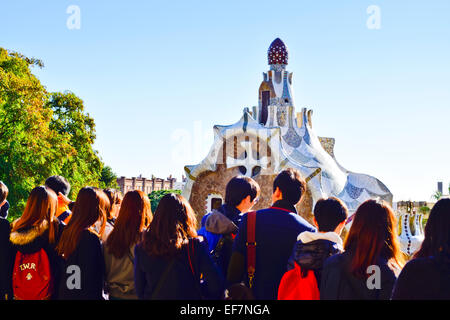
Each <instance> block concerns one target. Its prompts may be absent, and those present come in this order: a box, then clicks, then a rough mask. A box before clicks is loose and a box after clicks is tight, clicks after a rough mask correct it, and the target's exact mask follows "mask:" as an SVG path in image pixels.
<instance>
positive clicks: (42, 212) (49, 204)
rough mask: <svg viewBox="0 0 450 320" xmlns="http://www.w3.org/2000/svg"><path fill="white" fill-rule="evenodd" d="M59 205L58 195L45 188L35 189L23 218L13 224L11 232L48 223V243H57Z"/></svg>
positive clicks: (32, 191)
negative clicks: (57, 212) (57, 211)
mask: <svg viewBox="0 0 450 320" xmlns="http://www.w3.org/2000/svg"><path fill="white" fill-rule="evenodd" d="M57 203H58V200H57V197H56V193H55V192H54V191H53V190H52V189H50V188H47V187H45V186H39V187H36V188H34V189H33V190H31V192H30V195H29V196H28V200H27V204H26V205H25V209H24V211H23V214H22V216H21V217H20V218H19V219H17V220H16V221H14V222H13V224H12V230H11V232H14V231H17V230H20V229H24V228H29V227H33V226H34V227H39V226H41V225H42V224H43V223H48V227H49V233H48V241H49V242H50V243H55V241H56V233H57V230H58V225H59V223H58V220H57V219H56V218H55V213H56V206H57Z"/></svg>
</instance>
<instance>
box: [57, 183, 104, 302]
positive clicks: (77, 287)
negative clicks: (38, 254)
mask: <svg viewBox="0 0 450 320" xmlns="http://www.w3.org/2000/svg"><path fill="white" fill-rule="evenodd" d="M108 206H109V200H108V197H107V196H106V195H105V193H104V192H103V191H102V190H101V189H97V188H93V187H84V188H82V189H81V190H80V191H79V193H78V196H77V200H76V201H75V205H74V207H73V211H72V218H71V219H70V221H69V223H68V224H67V226H66V227H65V228H64V231H63V233H62V235H61V239H60V241H59V243H58V245H57V247H56V248H57V251H58V253H59V254H60V255H61V257H62V258H63V261H64V263H63V267H62V279H61V282H60V286H59V297H58V298H59V299H62V300H72V299H73V300H101V299H102V290H103V281H104V260H103V253H102V246H101V242H100V238H101V235H102V233H103V230H104V228H105V223H106V208H107V207H108ZM97 221H101V223H100V231H99V232H97V231H96V230H95V228H94V224H95V223H96V222H97Z"/></svg>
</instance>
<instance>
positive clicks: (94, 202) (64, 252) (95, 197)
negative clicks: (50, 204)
mask: <svg viewBox="0 0 450 320" xmlns="http://www.w3.org/2000/svg"><path fill="white" fill-rule="evenodd" d="M108 206H109V199H108V197H107V196H106V194H105V193H104V192H103V191H102V190H101V189H98V188H94V187H84V188H82V189H81V190H80V191H79V192H78V196H77V200H76V201H75V205H74V207H73V212H72V218H71V219H70V221H69V223H68V224H67V226H66V227H65V228H64V231H63V233H62V235H61V239H60V240H59V243H58V245H57V247H56V250H57V251H58V253H59V254H60V255H61V256H62V257H63V258H64V259H66V260H67V259H68V258H69V257H70V255H71V254H72V253H73V252H74V251H75V249H76V247H77V246H78V242H79V241H80V237H81V233H82V232H83V231H84V230H86V229H89V230H90V231H91V232H92V233H94V234H96V235H97V236H98V237H101V235H102V234H103V231H104V229H105V224H106V209H107V207H108ZM99 219H100V220H101V222H102V224H101V227H100V231H99V232H96V231H95V230H93V228H90V227H91V226H92V225H93V224H95V222H97V220H99Z"/></svg>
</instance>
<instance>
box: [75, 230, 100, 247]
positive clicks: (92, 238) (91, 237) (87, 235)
mask: <svg viewBox="0 0 450 320" xmlns="http://www.w3.org/2000/svg"><path fill="white" fill-rule="evenodd" d="M80 241H82V242H89V243H93V244H97V243H101V240H100V238H99V237H98V236H97V235H96V234H95V233H93V232H91V231H90V230H83V231H82V232H81V237H80Z"/></svg>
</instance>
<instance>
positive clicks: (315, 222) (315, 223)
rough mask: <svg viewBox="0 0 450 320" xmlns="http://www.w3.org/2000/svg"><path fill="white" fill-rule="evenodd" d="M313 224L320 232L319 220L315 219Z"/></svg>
mask: <svg viewBox="0 0 450 320" xmlns="http://www.w3.org/2000/svg"><path fill="white" fill-rule="evenodd" d="M313 223H314V225H315V226H316V228H317V230H319V225H318V224H317V220H316V218H315V217H313Z"/></svg>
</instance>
